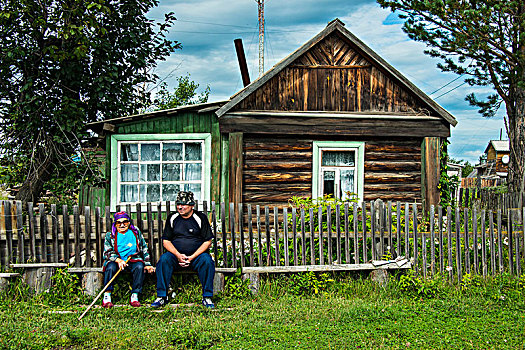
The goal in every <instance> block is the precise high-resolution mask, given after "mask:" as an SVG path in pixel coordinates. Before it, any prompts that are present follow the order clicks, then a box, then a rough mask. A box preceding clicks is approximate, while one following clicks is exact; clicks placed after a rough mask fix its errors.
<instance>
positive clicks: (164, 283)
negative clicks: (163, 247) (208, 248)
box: [155, 252, 215, 298]
mask: <svg viewBox="0 0 525 350" xmlns="http://www.w3.org/2000/svg"><path fill="white" fill-rule="evenodd" d="M187 268H190V269H192V270H193V271H196V272H197V276H199V281H200V282H201V285H202V297H203V298H211V297H212V296H213V277H214V276H215V263H214V262H213V259H212V258H211V256H210V254H208V253H202V254H200V255H198V256H197V257H196V258H195V259H193V260H192V261H191V263H190V266H189V267H181V266H180V265H179V261H178V260H177V258H176V257H175V255H174V254H172V253H170V252H166V253H164V254H162V256H161V257H160V259H159V261H158V262H157V266H156V271H155V272H156V274H157V296H159V297H165V296H167V295H168V285H169V283H170V280H171V276H172V274H173V271H177V270H182V269H187Z"/></svg>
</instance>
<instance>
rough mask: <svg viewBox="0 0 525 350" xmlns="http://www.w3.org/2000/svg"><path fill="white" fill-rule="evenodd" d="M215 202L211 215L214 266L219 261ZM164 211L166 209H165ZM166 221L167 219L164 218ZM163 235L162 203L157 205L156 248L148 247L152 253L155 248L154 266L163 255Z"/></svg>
mask: <svg viewBox="0 0 525 350" xmlns="http://www.w3.org/2000/svg"><path fill="white" fill-rule="evenodd" d="M215 209H216V208H215V202H213V214H212V227H213V237H215V239H214V240H213V252H214V258H215V259H214V260H215V266H217V261H218V260H219V252H218V249H217V216H216V212H215ZM166 210H168V208H167V207H166ZM166 219H167V217H166ZM163 233H164V230H163V227H162V202H158V203H157V246H156V247H150V249H151V250H152V251H153V250H154V249H155V248H157V249H156V250H155V252H156V256H157V257H158V258H157V259H155V260H152V262H151V263H152V264H155V263H156V262H157V261H158V259H160V257H161V256H162V254H163V253H164V251H163V248H164V244H163V241H162V235H163Z"/></svg>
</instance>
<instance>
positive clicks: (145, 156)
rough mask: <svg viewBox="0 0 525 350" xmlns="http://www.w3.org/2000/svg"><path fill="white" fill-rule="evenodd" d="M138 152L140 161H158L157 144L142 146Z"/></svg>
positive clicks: (158, 148) (158, 151) (158, 146)
mask: <svg viewBox="0 0 525 350" xmlns="http://www.w3.org/2000/svg"><path fill="white" fill-rule="evenodd" d="M140 151H141V152H140V160H144V161H152V160H160V144H158V143H145V144H142V145H141V149H140Z"/></svg>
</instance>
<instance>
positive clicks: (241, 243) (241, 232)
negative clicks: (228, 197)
mask: <svg viewBox="0 0 525 350" xmlns="http://www.w3.org/2000/svg"><path fill="white" fill-rule="evenodd" d="M237 207H238V210H239V215H238V218H239V226H238V227H239V246H240V247H239V248H240V249H239V250H240V253H241V267H244V265H245V264H246V262H245V261H244V256H245V252H244V223H243V220H242V218H243V215H244V214H243V210H242V203H238V204H237Z"/></svg>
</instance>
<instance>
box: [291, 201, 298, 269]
mask: <svg viewBox="0 0 525 350" xmlns="http://www.w3.org/2000/svg"><path fill="white" fill-rule="evenodd" d="M292 249H293V264H294V265H298V264H297V211H296V209H295V207H292Z"/></svg>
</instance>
